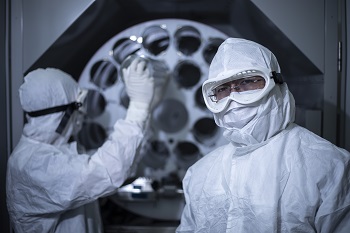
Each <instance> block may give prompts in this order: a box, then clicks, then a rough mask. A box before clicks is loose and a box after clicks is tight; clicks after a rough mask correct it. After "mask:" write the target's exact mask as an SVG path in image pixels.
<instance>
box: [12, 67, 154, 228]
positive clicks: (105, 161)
mask: <svg viewBox="0 0 350 233" xmlns="http://www.w3.org/2000/svg"><path fill="white" fill-rule="evenodd" d="M34 76H35V77H34ZM144 89H146V90H147V88H145V87H144ZM148 90H149V89H148ZM78 92H79V87H78V85H77V83H76V82H75V81H74V80H73V78H71V77H70V76H68V74H65V73H62V72H61V71H59V70H56V69H53V68H48V69H46V70H44V69H38V70H36V71H34V72H32V73H29V74H28V75H27V76H26V77H25V82H24V84H23V85H22V86H21V88H20V90H19V93H20V98H21V104H22V107H23V109H24V110H25V111H27V112H31V111H36V110H38V109H44V108H49V107H52V106H59V105H62V104H68V103H70V102H72V101H75V100H76V98H77V95H78ZM147 95H148V96H151V97H152V92H151V91H149V92H148V93H147ZM129 109H130V107H129ZM135 111H136V112H137V109H136V110H135ZM63 114H64V112H57V113H53V114H49V115H44V116H40V117H28V118H27V119H28V123H27V124H26V125H25V126H24V129H23V135H22V137H21V139H20V141H19V143H18V145H17V146H16V147H15V149H14V151H13V152H12V154H11V156H10V158H9V161H8V169H7V205H8V210H9V214H10V218H11V222H12V227H13V229H14V230H15V232H16V233H34V232H37V233H44V232H56V233H57V232H61V233H68V232H72V233H73V232H74V233H82V232H90V233H98V232H102V230H103V227H102V222H101V218H100V210H99V205H98V202H97V199H98V198H100V197H103V196H107V195H110V194H112V193H113V192H115V191H116V190H117V188H118V187H120V185H122V183H123V182H124V181H125V179H126V178H127V175H128V170H129V168H130V166H131V164H132V162H133V160H134V156H135V154H136V151H137V148H138V147H139V145H140V143H141V141H142V138H143V135H144V132H143V131H144V125H143V123H141V121H139V122H137V121H132V120H129V119H128V118H126V119H125V120H124V119H120V120H118V121H117V122H116V123H115V125H114V129H113V131H112V133H111V134H110V135H109V137H108V139H107V140H106V141H105V143H104V144H103V145H102V146H101V147H100V148H99V149H98V150H97V151H96V152H95V153H94V154H93V155H87V154H78V152H77V150H76V146H75V143H74V144H68V143H67V141H68V137H69V132H72V129H66V131H67V132H64V133H63V134H62V135H59V134H57V133H55V130H56V128H57V126H58V125H59V123H60V119H61V118H62V116H63ZM136 115H137V114H136ZM135 117H136V118H138V117H139V116H135ZM71 120H73V119H71ZM70 125H71V126H73V123H72V122H70ZM67 127H68V126H67ZM68 128H71V127H68Z"/></svg>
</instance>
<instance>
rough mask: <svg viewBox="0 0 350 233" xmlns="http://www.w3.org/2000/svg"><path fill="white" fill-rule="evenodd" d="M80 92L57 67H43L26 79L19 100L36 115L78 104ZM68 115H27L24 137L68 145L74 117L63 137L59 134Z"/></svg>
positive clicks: (76, 85) (75, 83) (62, 113)
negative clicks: (36, 113)
mask: <svg viewBox="0 0 350 233" xmlns="http://www.w3.org/2000/svg"><path fill="white" fill-rule="evenodd" d="M79 92H80V89H79V87H78V83H77V82H76V81H75V80H74V79H73V78H72V77H71V76H70V75H69V74H67V73H65V72H63V71H61V70H58V69H55V68H46V69H41V68H40V69H37V70H34V71H32V72H30V73H28V74H27V75H26V76H25V77H24V83H23V84H22V85H21V87H20V88H19V97H20V101H21V105H22V108H23V110H24V111H26V112H33V111H38V110H43V109H47V108H51V107H56V106H60V105H65V104H69V103H71V102H74V101H75V100H76V99H77V97H78V94H79ZM64 114H65V112H64V111H62V112H56V113H52V114H48V115H43V116H38V117H30V116H29V115H27V121H28V122H27V123H26V125H25V126H24V129H23V134H24V135H25V136H27V137H29V138H32V139H34V140H37V141H39V142H44V143H49V144H53V145H61V144H64V143H67V142H68V140H69V137H70V136H71V133H72V131H73V123H72V122H73V121H74V120H73V118H74V117H71V119H70V120H69V122H68V124H67V125H66V127H65V129H64V130H63V132H62V133H61V134H58V133H56V132H55V131H56V129H57V127H58V125H59V124H60V122H61V119H62V117H63V115H64Z"/></svg>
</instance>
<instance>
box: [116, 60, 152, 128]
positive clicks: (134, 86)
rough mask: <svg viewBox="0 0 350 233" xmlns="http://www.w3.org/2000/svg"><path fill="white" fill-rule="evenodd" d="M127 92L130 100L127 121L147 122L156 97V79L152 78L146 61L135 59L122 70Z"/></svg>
mask: <svg viewBox="0 0 350 233" xmlns="http://www.w3.org/2000/svg"><path fill="white" fill-rule="evenodd" d="M122 72H123V77H124V82H125V87H126V92H127V94H128V96H129V98H130V102H129V107H128V110H127V114H126V120H130V121H136V122H139V123H143V122H145V121H146V119H147V117H148V115H149V110H150V105H151V102H152V99H153V95H154V79H153V77H150V71H149V70H148V68H147V64H146V61H144V60H142V59H140V58H135V59H134V60H133V61H132V62H131V64H130V66H129V67H128V68H124V69H123V70H122Z"/></svg>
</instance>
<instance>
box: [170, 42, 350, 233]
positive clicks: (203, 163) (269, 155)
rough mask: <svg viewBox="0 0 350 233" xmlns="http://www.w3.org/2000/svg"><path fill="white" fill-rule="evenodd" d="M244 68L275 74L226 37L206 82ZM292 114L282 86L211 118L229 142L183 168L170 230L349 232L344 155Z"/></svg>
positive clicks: (348, 173) (260, 56)
mask: <svg viewBox="0 0 350 233" xmlns="http://www.w3.org/2000/svg"><path fill="white" fill-rule="evenodd" d="M254 50H256V51H260V52H258V53H254V52H252V51H254ZM266 58H268V59H266ZM229 59H231V60H230V62H228V60H229ZM245 66H246V67H252V66H255V68H257V69H259V66H264V67H265V68H269V69H270V70H271V71H277V72H279V66H278V63H277V60H276V59H275V57H274V56H273V55H272V53H271V52H270V51H269V50H268V49H266V48H264V47H263V46H261V45H259V44H256V43H254V42H251V41H247V40H244V39H234V38H229V39H227V40H226V41H225V42H224V43H223V44H222V45H221V46H220V47H219V49H218V52H217V54H216V56H215V57H214V59H213V61H212V64H211V66H210V71H209V78H211V74H213V73H214V74H217V73H220V72H223V71H224V70H225V69H226V70H229V69H230V68H232V69H233V67H234V68H237V69H239V70H241V69H242V68H244V67H245ZM214 77H215V75H214ZM294 114H295V103H294V99H293V96H292V94H291V93H290V92H289V90H288V87H287V84H286V83H284V84H281V85H276V86H275V87H274V88H273V89H272V91H271V92H270V93H268V94H267V95H266V96H265V97H264V98H263V99H261V100H260V101H258V103H256V104H250V105H246V106H244V105H241V104H237V103H235V102H234V101H232V102H231V103H230V105H229V107H228V108H227V109H226V110H224V111H223V112H220V113H215V114H214V118H215V121H216V123H217V124H218V125H219V126H220V127H224V128H225V131H224V136H225V137H226V138H227V139H228V141H229V142H230V143H228V144H227V145H224V146H221V147H219V148H217V149H215V150H214V151H212V152H211V153H209V154H208V155H206V156H204V157H203V158H202V159H201V160H199V161H198V162H197V163H196V164H194V165H193V166H192V167H190V168H189V169H188V171H187V173H186V176H185V178H184V180H183V187H184V193H185V200H186V206H185V208H184V211H183V214H182V218H181V224H180V226H179V227H178V228H177V231H176V232H178V233H180V232H201V233H204V232H211V233H213V232H217V233H223V232H239V233H242V232H246V233H262V232H264V233H272V232H308V233H309V232H322V233H337V232H342V233H348V232H350V164H349V160H350V155H349V152H347V151H346V150H344V149H341V148H338V147H336V146H335V145H333V144H331V143H330V142H328V141H326V140H324V139H323V138H321V137H319V136H317V135H315V134H314V133H312V132H310V131H308V130H307V129H305V128H303V127H301V126H298V125H297V124H295V123H293V122H294Z"/></svg>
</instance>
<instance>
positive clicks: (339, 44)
mask: <svg viewBox="0 0 350 233" xmlns="http://www.w3.org/2000/svg"><path fill="white" fill-rule="evenodd" d="M342 61H343V60H342V42H341V41H338V72H341V70H342Z"/></svg>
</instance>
